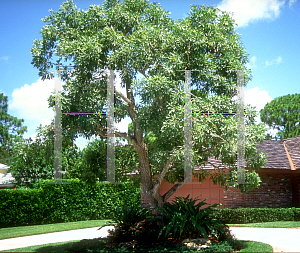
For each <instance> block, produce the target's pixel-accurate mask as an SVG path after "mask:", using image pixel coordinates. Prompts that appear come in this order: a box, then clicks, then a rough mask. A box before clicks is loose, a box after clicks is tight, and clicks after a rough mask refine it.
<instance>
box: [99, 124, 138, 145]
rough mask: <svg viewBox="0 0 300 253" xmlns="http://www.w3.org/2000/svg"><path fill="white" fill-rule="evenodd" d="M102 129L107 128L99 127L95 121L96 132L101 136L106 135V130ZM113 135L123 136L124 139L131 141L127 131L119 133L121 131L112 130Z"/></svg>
mask: <svg viewBox="0 0 300 253" xmlns="http://www.w3.org/2000/svg"><path fill="white" fill-rule="evenodd" d="M102 129H108V128H100V127H99V125H98V123H96V132H97V133H98V134H99V135H100V136H102V137H107V132H104V131H102ZM114 134H115V137H120V138H125V139H126V140H128V141H130V142H132V141H133V138H132V137H131V136H130V135H129V134H128V133H121V132H116V131H115V132H114Z"/></svg>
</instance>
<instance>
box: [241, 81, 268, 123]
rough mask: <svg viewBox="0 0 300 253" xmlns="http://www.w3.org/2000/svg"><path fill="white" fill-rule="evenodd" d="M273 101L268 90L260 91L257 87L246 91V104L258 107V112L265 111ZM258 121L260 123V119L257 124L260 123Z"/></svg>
mask: <svg viewBox="0 0 300 253" xmlns="http://www.w3.org/2000/svg"><path fill="white" fill-rule="evenodd" d="M271 100H272V98H271V97H270V95H269V93H268V92H267V91H266V90H259V88H258V87H257V86H256V87H254V88H253V89H249V90H246V91H245V104H250V105H252V106H256V111H257V112H259V111H260V110H261V109H263V108H264V107H265V105H266V104H267V103H269V102H270V101H271ZM257 118H259V117H257ZM258 121H259V122H260V119H257V123H259V122H258Z"/></svg>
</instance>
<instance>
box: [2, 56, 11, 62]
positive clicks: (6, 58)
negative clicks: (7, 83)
mask: <svg viewBox="0 0 300 253" xmlns="http://www.w3.org/2000/svg"><path fill="white" fill-rule="evenodd" d="M8 59H9V57H8V56H1V57H0V60H3V61H8Z"/></svg>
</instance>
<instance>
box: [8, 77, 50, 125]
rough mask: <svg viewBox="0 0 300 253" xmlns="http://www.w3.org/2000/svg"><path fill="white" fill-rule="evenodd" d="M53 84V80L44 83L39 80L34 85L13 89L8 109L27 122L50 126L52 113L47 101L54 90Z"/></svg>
mask: <svg viewBox="0 0 300 253" xmlns="http://www.w3.org/2000/svg"><path fill="white" fill-rule="evenodd" d="M54 84H55V80H54V79H52V80H45V81H42V80H41V79H39V80H38V81H37V82H36V83H33V84H31V85H28V84H25V85H24V86H23V87H21V88H18V89H15V90H14V91H13V93H12V102H11V104H10V105H9V107H10V109H11V110H15V111H16V112H17V114H18V115H20V116H22V117H24V118H26V119H27V120H29V121H38V122H39V123H42V122H44V124H50V122H51V118H53V117H54V112H53V111H52V109H50V108H48V102H47V99H48V97H49V95H50V94H51V92H52V91H53V90H54Z"/></svg>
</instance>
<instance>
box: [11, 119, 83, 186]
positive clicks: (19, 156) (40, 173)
mask: <svg viewBox="0 0 300 253" xmlns="http://www.w3.org/2000/svg"><path fill="white" fill-rule="evenodd" d="M37 132H38V133H37V136H36V140H35V141H34V142H33V141H32V139H31V138H29V139H26V140H24V139H23V140H20V141H19V142H17V143H16V144H15V145H14V146H13V148H12V163H11V165H10V168H9V169H8V172H11V174H12V176H13V177H14V178H15V183H16V186H17V187H22V186H25V187H32V185H33V184H34V183H35V182H36V181H37V180H40V179H53V178H54V176H53V172H54V127H53V122H52V124H51V125H50V126H45V127H42V126H41V125H40V126H39V127H38V128H37ZM63 137H64V136H63ZM62 139H63V141H62V170H63V171H66V170H67V171H68V169H69V168H72V166H73V165H74V163H75V160H76V159H78V158H79V155H78V153H77V147H76V145H75V144H73V143H72V141H70V140H69V139H68V138H62Z"/></svg>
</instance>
